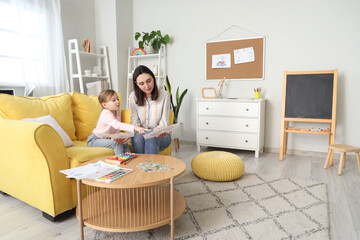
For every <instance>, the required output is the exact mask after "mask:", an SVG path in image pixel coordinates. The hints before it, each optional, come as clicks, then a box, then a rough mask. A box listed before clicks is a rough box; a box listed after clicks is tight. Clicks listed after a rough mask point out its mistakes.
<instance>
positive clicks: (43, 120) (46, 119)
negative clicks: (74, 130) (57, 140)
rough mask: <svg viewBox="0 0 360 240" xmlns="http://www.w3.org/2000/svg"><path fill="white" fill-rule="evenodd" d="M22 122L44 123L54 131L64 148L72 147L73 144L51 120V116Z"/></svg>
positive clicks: (27, 119)
mask: <svg viewBox="0 0 360 240" xmlns="http://www.w3.org/2000/svg"><path fill="white" fill-rule="evenodd" d="M23 120H24V121H29V122H38V123H45V124H48V125H50V126H51V127H52V128H53V129H55V131H56V132H57V133H58V134H59V135H60V137H61V139H62V140H63V142H64V144H65V147H70V146H72V145H74V143H73V142H72V141H71V139H70V137H69V135H67V133H66V132H65V131H64V129H62V127H61V126H60V125H59V123H58V122H57V121H56V120H55V118H53V117H52V116H51V115H47V116H43V117H39V118H24V119H23Z"/></svg>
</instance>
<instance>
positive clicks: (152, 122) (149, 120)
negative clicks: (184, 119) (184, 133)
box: [129, 89, 170, 129]
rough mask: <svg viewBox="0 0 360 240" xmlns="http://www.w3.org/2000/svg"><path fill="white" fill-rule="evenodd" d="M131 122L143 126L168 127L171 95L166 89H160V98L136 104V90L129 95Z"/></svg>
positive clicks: (151, 127)
mask: <svg viewBox="0 0 360 240" xmlns="http://www.w3.org/2000/svg"><path fill="white" fill-rule="evenodd" d="M129 106H130V116H131V121H130V123H131V124H133V125H135V126H141V127H143V128H150V129H153V128H156V127H166V126H168V125H169V111H170V96H169V93H168V92H167V91H165V90H162V89H159V98H158V100H155V101H154V100H151V97H150V98H149V100H146V99H145V105H144V106H139V105H137V104H136V96H135V92H132V93H131V94H130V96H129Z"/></svg>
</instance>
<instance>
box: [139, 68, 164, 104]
mask: <svg viewBox="0 0 360 240" xmlns="http://www.w3.org/2000/svg"><path fill="white" fill-rule="evenodd" d="M143 73H147V74H149V75H150V76H151V77H152V78H153V81H154V88H153V90H152V92H151V99H152V100H157V99H158V98H159V89H158V87H157V84H156V79H155V76H154V73H153V72H152V71H151V70H150V69H149V68H148V67H146V66H144V65H139V66H138V67H137V68H136V69H135V70H134V73H133V85H134V92H135V96H136V104H137V105H139V106H144V105H145V93H144V92H143V91H142V90H141V89H140V88H139V86H138V85H137V84H136V79H137V78H138V76H140V75H141V74H143Z"/></svg>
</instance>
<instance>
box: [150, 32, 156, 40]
mask: <svg viewBox="0 0 360 240" xmlns="http://www.w3.org/2000/svg"><path fill="white" fill-rule="evenodd" d="M155 36H156V32H155V31H152V32H151V33H150V40H151V39H153V38H154V37H155Z"/></svg>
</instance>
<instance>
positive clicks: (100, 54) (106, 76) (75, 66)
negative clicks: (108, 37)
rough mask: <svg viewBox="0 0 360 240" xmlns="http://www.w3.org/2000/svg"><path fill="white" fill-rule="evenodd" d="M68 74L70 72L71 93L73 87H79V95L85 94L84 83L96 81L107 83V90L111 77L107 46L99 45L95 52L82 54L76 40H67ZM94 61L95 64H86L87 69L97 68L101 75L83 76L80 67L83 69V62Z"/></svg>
mask: <svg viewBox="0 0 360 240" xmlns="http://www.w3.org/2000/svg"><path fill="white" fill-rule="evenodd" d="M68 46H69V68H70V69H69V72H70V86H71V91H75V89H74V88H75V86H76V87H77V86H79V88H80V92H81V93H87V91H86V82H94V81H96V80H98V81H107V82H108V84H109V88H111V76H110V66H109V57H108V50H107V46H105V45H101V46H97V48H96V49H97V50H96V52H84V51H80V49H79V44H78V41H77V39H69V40H68ZM89 58H92V59H91V60H95V61H96V63H94V62H95V61H94V62H92V63H88V64H87V65H89V64H91V65H90V68H89V66H87V69H92V68H93V67H95V66H97V67H99V68H100V69H101V70H102V73H103V75H101V76H96V77H95V76H91V75H90V76H88V75H85V74H83V70H82V67H84V66H85V65H84V63H82V61H83V60H90V59H89ZM85 63H87V62H85ZM75 81H76V82H78V83H79V84H78V85H77V84H74V82H75Z"/></svg>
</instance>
